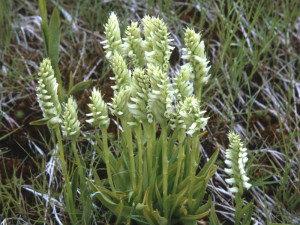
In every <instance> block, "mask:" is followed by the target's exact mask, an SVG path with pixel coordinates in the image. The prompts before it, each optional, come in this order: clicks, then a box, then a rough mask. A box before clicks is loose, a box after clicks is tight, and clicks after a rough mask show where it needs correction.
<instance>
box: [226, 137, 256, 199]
mask: <svg viewBox="0 0 300 225" xmlns="http://www.w3.org/2000/svg"><path fill="white" fill-rule="evenodd" d="M228 137H229V143H230V144H229V148H228V149H227V150H226V160H225V164H226V165H227V166H229V167H230V169H227V168H226V169H225V172H226V173H227V174H228V175H230V176H232V178H230V179H225V181H226V182H227V183H228V184H230V185H233V187H232V188H230V189H229V190H230V191H232V192H235V193H236V192H242V191H243V188H246V189H249V188H250V187H251V184H249V183H248V181H249V178H248V177H247V176H246V171H245V166H246V162H247V161H248V158H247V149H246V148H244V147H243V143H242V141H241V138H240V136H239V135H237V134H235V133H234V132H230V133H229V134H228ZM241 194H242V193H241Z"/></svg>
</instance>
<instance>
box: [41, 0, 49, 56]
mask: <svg viewBox="0 0 300 225" xmlns="http://www.w3.org/2000/svg"><path fill="white" fill-rule="evenodd" d="M39 10H40V15H41V18H42V21H41V31H42V35H43V40H44V47H45V50H46V54H47V56H49V49H48V43H49V28H48V19H47V7H46V1H45V0H39Z"/></svg>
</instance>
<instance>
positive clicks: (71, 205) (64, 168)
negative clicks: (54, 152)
mask: <svg viewBox="0 0 300 225" xmlns="http://www.w3.org/2000/svg"><path fill="white" fill-rule="evenodd" d="M55 134H56V138H57V142H58V148H59V156H58V158H59V161H60V165H61V168H62V172H63V176H64V178H65V183H66V190H65V198H66V204H67V208H68V209H69V210H68V211H69V216H70V219H71V221H72V223H73V224H74V223H76V222H77V218H76V213H75V207H74V206H75V204H74V202H73V197H72V196H73V194H72V188H71V185H70V178H69V175H68V169H67V164H66V161H65V157H64V148H63V144H62V137H61V134H60V129H59V124H56V125H55Z"/></svg>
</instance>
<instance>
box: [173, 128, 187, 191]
mask: <svg viewBox="0 0 300 225" xmlns="http://www.w3.org/2000/svg"><path fill="white" fill-rule="evenodd" d="M184 139H185V131H184V129H180V131H179V134H178V155H177V171H176V176H175V181H174V186H173V194H175V193H176V190H177V186H178V181H179V176H180V171H181V165H182V162H183V160H184V147H183V142H184ZM182 173H183V171H182Z"/></svg>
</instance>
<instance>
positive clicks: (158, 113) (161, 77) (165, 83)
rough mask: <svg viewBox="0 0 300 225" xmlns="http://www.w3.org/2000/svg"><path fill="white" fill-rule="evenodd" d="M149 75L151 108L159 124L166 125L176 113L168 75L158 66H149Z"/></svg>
mask: <svg viewBox="0 0 300 225" xmlns="http://www.w3.org/2000/svg"><path fill="white" fill-rule="evenodd" d="M148 75H149V77H150V84H151V89H152V90H151V92H150V93H149V102H148V104H149V107H150V109H151V111H152V112H153V115H154V116H155V119H156V120H157V121H158V122H159V123H161V124H162V123H166V121H167V120H168V119H170V118H171V117H172V115H173V112H174V107H173V90H172V87H171V84H170V80H169V78H168V77H167V75H166V73H164V72H163V71H162V70H161V69H160V68H159V67H157V66H152V65H151V66H149V67H148Z"/></svg>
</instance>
